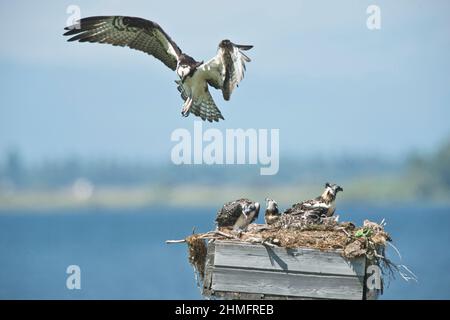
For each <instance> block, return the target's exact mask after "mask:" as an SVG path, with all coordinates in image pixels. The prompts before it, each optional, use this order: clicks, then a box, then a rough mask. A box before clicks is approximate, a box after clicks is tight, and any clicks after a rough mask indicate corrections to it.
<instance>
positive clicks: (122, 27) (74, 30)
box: [64, 16, 181, 70]
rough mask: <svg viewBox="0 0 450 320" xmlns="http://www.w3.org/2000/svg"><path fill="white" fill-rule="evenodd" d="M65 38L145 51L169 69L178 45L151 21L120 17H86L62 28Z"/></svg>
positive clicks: (174, 62) (176, 53)
mask: <svg viewBox="0 0 450 320" xmlns="http://www.w3.org/2000/svg"><path fill="white" fill-rule="evenodd" d="M65 30H68V31H67V32H66V33H64V35H65V36H73V37H71V38H70V39H69V40H68V41H79V42H97V43H109V44H112V45H114V46H121V47H129V48H131V49H136V50H140V51H143V52H146V53H148V54H150V55H152V56H154V57H155V58H157V59H159V60H161V61H162V62H163V63H164V64H165V65H166V66H168V67H169V68H170V69H172V70H175V69H176V67H177V61H178V57H179V56H180V54H181V50H180V48H179V47H178V46H177V45H176V43H175V42H174V41H173V40H172V39H171V38H170V37H169V36H168V35H167V33H166V32H165V31H164V30H163V29H162V28H161V27H160V26H159V25H158V24H157V23H155V22H152V21H149V20H145V19H141V18H135V17H123V16H103V17H89V18H83V19H81V20H79V21H78V22H77V23H76V24H74V25H73V26H70V27H66V28H65Z"/></svg>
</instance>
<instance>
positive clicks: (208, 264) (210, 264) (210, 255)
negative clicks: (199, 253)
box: [203, 241, 215, 296]
mask: <svg viewBox="0 0 450 320" xmlns="http://www.w3.org/2000/svg"><path fill="white" fill-rule="evenodd" d="M214 253H215V243H214V241H209V242H208V251H207V253H206V261H205V277H204V280H203V295H206V296H210V295H211V284H212V277H213V272H214Z"/></svg>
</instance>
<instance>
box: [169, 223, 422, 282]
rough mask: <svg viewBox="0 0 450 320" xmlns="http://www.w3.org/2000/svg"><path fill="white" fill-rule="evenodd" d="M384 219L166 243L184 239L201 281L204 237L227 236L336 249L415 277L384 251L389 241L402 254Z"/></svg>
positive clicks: (223, 231) (262, 228) (222, 232)
mask: <svg viewBox="0 0 450 320" xmlns="http://www.w3.org/2000/svg"><path fill="white" fill-rule="evenodd" d="M384 226H385V222H384V220H383V221H382V222H381V223H379V224H378V223H375V222H372V221H369V220H365V221H364V224H363V225H362V226H360V227H356V226H355V225H354V224H353V223H351V222H342V223H339V222H338V221H337V217H330V218H326V219H324V220H323V221H322V222H321V223H320V224H302V225H299V224H296V225H284V226H279V225H278V226H269V225H265V224H264V225H261V224H251V225H249V227H248V229H247V230H246V231H245V232H240V233H237V232H235V231H233V230H232V229H228V228H220V229H217V230H214V231H209V232H206V233H197V234H195V233H194V234H192V235H191V236H189V237H187V238H186V239H182V240H168V241H166V243H187V245H188V249H189V256H188V259H189V263H190V264H191V265H192V266H193V267H194V270H195V272H196V275H197V280H200V282H202V281H203V278H204V275H205V264H206V255H207V245H206V241H213V240H228V241H237V242H246V243H253V244H262V245H264V246H269V247H282V248H311V249H317V250H323V251H327V250H339V251H340V252H341V254H342V256H344V257H345V258H348V259H352V258H357V257H361V256H365V257H366V258H367V259H368V260H369V261H370V263H371V264H376V265H378V266H379V267H380V268H381V270H382V272H383V275H388V276H389V278H391V277H394V274H395V273H396V272H398V273H399V274H400V275H401V277H402V278H404V279H405V280H407V281H409V280H411V279H413V280H416V277H415V275H414V274H413V273H412V272H411V271H410V270H409V269H408V268H407V267H406V266H404V265H398V264H395V263H393V262H391V261H390V260H389V259H388V258H387V257H386V255H385V249H386V246H387V245H390V246H392V247H393V248H394V250H395V251H396V252H397V254H398V255H399V257H400V258H401V255H400V252H399V251H398V250H397V248H396V247H395V246H394V245H392V244H391V241H392V239H391V237H390V235H389V234H388V233H387V232H386V231H385V230H384Z"/></svg>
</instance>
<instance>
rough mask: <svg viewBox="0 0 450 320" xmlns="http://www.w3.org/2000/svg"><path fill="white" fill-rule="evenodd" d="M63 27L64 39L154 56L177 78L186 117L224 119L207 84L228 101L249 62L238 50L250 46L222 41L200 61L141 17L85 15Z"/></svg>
mask: <svg viewBox="0 0 450 320" xmlns="http://www.w3.org/2000/svg"><path fill="white" fill-rule="evenodd" d="M65 30H67V32H66V33H64V35H65V36H72V37H71V38H70V39H69V40H68V41H79V42H97V43H109V44H112V45H113V46H121V47H129V48H131V49H136V50H139V51H143V52H145V53H147V54H149V55H152V56H154V57H155V58H157V59H158V60H160V61H161V62H162V63H164V64H165V65H166V66H167V67H169V68H170V69H172V70H173V71H176V73H177V75H178V76H179V77H180V80H177V81H175V82H176V84H177V85H178V91H180V93H181V97H182V99H183V100H184V105H183V108H182V110H181V114H182V115H183V116H185V117H187V116H188V115H189V114H190V113H191V112H192V113H193V114H194V115H196V116H198V117H200V118H202V120H208V121H209V122H212V121H219V119H224V118H223V116H222V113H221V112H220V110H219V109H218V108H217V106H216V104H215V103H214V100H213V98H212V96H211V94H210V92H209V89H208V88H209V87H208V86H212V87H214V88H216V89H219V90H222V94H223V98H224V99H225V100H229V99H230V96H231V93H232V92H233V90H234V89H235V88H236V87H237V86H238V85H239V82H241V80H242V79H243V78H244V71H245V62H250V58H249V57H247V56H246V55H245V54H244V53H243V52H242V51H245V50H250V49H251V48H252V47H253V46H247V45H238V44H234V43H233V42H231V41H230V40H222V41H221V42H220V43H219V48H218V51H217V54H216V56H215V57H214V58H212V59H211V60H209V61H207V62H205V63H204V62H203V61H201V62H199V61H196V60H195V59H194V58H192V57H190V56H189V55H187V54H186V53H183V52H182V51H181V49H180V48H179V47H178V46H177V44H176V43H175V42H174V41H173V40H172V39H171V38H170V37H169V35H168V34H167V33H166V32H165V31H164V30H163V29H162V28H161V27H160V26H159V25H158V24H157V23H155V22H153V21H149V20H145V19H142V18H135V17H124V16H98V17H88V18H83V19H81V20H79V21H78V22H77V23H76V24H74V25H73V26H70V27H66V28H65Z"/></svg>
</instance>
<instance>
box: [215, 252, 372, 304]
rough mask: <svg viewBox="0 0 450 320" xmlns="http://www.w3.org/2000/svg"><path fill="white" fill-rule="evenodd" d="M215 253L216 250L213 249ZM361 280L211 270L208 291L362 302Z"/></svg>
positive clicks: (312, 275)
mask: <svg viewBox="0 0 450 320" xmlns="http://www.w3.org/2000/svg"><path fill="white" fill-rule="evenodd" d="M216 253H217V248H216ZM363 281H364V278H361V277H349V276H330V275H317V274H291V273H287V272H271V271H261V270H248V269H232V268H221V267H217V266H216V267H215V268H214V273H213V279H212V285H211V289H212V290H214V291H228V292H247V293H258V294H269V295H285V296H297V297H309V298H324V299H359V300H361V299H362V298H363V284H362V282H363Z"/></svg>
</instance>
